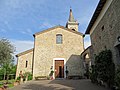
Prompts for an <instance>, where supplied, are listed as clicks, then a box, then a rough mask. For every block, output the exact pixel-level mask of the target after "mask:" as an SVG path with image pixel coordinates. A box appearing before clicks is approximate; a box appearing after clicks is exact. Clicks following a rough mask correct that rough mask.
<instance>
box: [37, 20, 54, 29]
mask: <svg viewBox="0 0 120 90" xmlns="http://www.w3.org/2000/svg"><path fill="white" fill-rule="evenodd" d="M53 26H54V25H53V24H50V23H49V22H44V23H42V24H41V25H40V27H39V29H44V28H50V27H53Z"/></svg>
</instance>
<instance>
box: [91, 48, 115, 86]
mask: <svg viewBox="0 0 120 90" xmlns="http://www.w3.org/2000/svg"><path fill="white" fill-rule="evenodd" d="M114 76H115V65H114V63H113V61H112V52H111V51H110V50H104V51H102V52H100V53H99V54H98V55H96V56H95V66H94V71H93V72H92V76H91V79H92V81H96V80H97V79H99V80H102V81H103V82H105V83H107V84H108V86H110V87H111V86H112V85H113V84H114Z"/></svg>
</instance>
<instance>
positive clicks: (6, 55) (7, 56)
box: [0, 39, 15, 79]
mask: <svg viewBox="0 0 120 90" xmlns="http://www.w3.org/2000/svg"><path fill="white" fill-rule="evenodd" d="M14 51H15V48H14V46H13V45H12V44H11V43H10V41H9V40H7V39H0V67H1V68H2V69H3V70H4V79H5V76H6V75H7V79H8V77H9V73H10V70H11V68H12V67H11V66H12V64H13V62H14V58H13V56H12V54H13V53H14Z"/></svg>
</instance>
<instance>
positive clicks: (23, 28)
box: [0, 0, 99, 54]
mask: <svg viewBox="0 0 120 90" xmlns="http://www.w3.org/2000/svg"><path fill="white" fill-rule="evenodd" d="M98 2H99V0H0V38H7V39H9V40H10V41H11V43H12V44H13V45H14V46H15V47H16V52H15V54H18V53H20V52H22V51H25V50H28V49H31V48H33V44H34V43H33V42H34V37H33V34H34V33H36V32H40V31H43V30H45V29H47V28H51V27H54V26H56V25H62V26H65V25H66V22H67V21H68V17H69V11H70V7H71V8H72V11H73V15H74V18H75V19H76V20H77V21H78V22H79V32H82V33H83V34H84V33H85V31H86V28H87V26H88V24H89V22H90V20H91V17H92V15H93V13H94V11H95V9H96V6H97V4H98ZM84 41H85V42H84V44H85V48H86V47H88V46H89V45H90V38H89V36H86V37H85V39H84Z"/></svg>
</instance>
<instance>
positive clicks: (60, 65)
mask: <svg viewBox="0 0 120 90" xmlns="http://www.w3.org/2000/svg"><path fill="white" fill-rule="evenodd" d="M78 25H79V23H78V22H77V21H75V20H74V17H73V14H72V10H71V9H70V15H69V20H68V22H67V24H66V27H64V26H55V27H52V28H49V29H47V30H43V31H41V32H38V33H35V34H34V35H33V36H34V48H33V49H30V50H27V51H25V52H22V53H19V54H17V55H16V56H17V58H18V62H17V71H16V77H18V76H19V73H20V72H22V73H25V72H31V73H32V74H33V78H35V77H37V76H49V75H50V72H51V71H54V73H53V78H66V71H68V75H69V76H82V75H83V68H82V67H83V65H82V60H81V58H80V54H81V53H82V52H83V51H84V43H83V34H82V33H80V32H78Z"/></svg>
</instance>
